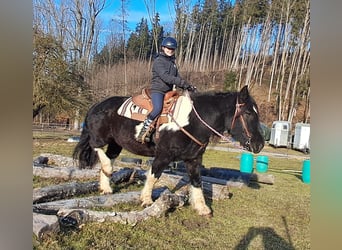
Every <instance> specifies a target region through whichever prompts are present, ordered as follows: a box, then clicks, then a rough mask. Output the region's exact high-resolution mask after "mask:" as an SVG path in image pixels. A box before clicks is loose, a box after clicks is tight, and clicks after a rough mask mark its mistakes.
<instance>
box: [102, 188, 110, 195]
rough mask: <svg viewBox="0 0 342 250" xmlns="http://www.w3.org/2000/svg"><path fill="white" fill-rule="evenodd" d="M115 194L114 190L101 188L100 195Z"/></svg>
mask: <svg viewBox="0 0 342 250" xmlns="http://www.w3.org/2000/svg"><path fill="white" fill-rule="evenodd" d="M112 193H113V190H112V188H103V189H102V188H101V189H100V194H112Z"/></svg>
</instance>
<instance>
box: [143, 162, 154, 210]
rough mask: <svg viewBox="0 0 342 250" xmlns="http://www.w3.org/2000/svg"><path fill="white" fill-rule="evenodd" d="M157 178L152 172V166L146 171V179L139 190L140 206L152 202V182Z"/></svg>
mask: <svg viewBox="0 0 342 250" xmlns="http://www.w3.org/2000/svg"><path fill="white" fill-rule="evenodd" d="M157 180H158V179H157V178H156V177H154V174H152V168H150V169H149V170H148V172H147V173H146V181H145V185H144V188H143V190H142V191H141V195H140V200H141V201H142V204H141V206H149V205H151V204H152V203H153V201H152V189H153V185H154V183H156V181H157Z"/></svg>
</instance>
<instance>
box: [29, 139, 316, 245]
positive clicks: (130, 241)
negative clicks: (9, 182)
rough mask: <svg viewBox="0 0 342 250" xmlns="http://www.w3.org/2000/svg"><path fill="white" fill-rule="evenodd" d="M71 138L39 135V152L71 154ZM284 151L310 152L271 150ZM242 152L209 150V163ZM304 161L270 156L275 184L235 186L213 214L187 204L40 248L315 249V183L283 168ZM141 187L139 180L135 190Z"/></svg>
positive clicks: (88, 228)
mask: <svg viewBox="0 0 342 250" xmlns="http://www.w3.org/2000/svg"><path fill="white" fill-rule="evenodd" d="M66 139H67V136H61V135H58V136H56V135H42V134H41V133H40V134H39V135H34V139H33V157H36V156H39V155H40V154H41V153H53V154H61V155H65V156H71V154H72V150H73V147H74V146H75V143H69V142H66ZM268 149H269V148H268V147H266V148H265V151H266V150H267V151H268ZM282 150H283V151H286V154H287V155H290V154H295V155H302V156H305V155H303V154H302V153H300V152H292V150H288V149H279V150H278V149H270V151H273V152H277V151H279V152H280V151H282ZM262 153H263V152H261V154H262ZM122 156H133V157H138V156H134V155H132V154H130V153H128V152H127V151H123V152H122V155H120V156H119V159H120V158H121V157H122ZM239 156H240V153H239V152H237V153H235V152H223V151H215V150H207V151H206V153H205V155H204V159H203V164H204V165H205V166H206V167H224V168H234V169H239ZM307 157H309V156H307ZM139 158H142V159H144V160H145V159H147V158H146V157H139ZM302 162H303V160H302V159H294V158H290V157H281V158H279V157H272V156H270V157H269V170H268V172H267V173H268V174H273V175H274V176H275V184H274V185H266V184H257V183H254V184H252V185H250V186H249V187H244V188H241V189H238V188H232V189H231V192H232V193H233V197H232V198H231V199H229V200H220V201H213V202H211V201H208V204H209V205H210V206H211V208H212V210H213V211H214V216H213V217H212V218H206V217H200V216H198V215H197V214H196V213H195V212H194V210H192V209H191V207H190V206H185V207H183V208H180V209H177V210H175V211H172V212H170V213H169V214H168V215H167V216H165V217H163V218H151V219H148V220H146V221H144V222H141V223H139V224H137V225H135V226H129V225H121V224H114V223H89V224H86V225H85V226H84V227H82V228H81V229H77V230H63V231H62V232H60V233H58V234H53V235H48V236H47V237H45V239H44V240H42V241H38V240H37V239H36V238H35V237H33V244H34V249H310V185H309V184H304V183H303V182H302V181H301V175H300V173H296V172H284V171H282V170H284V169H285V170H296V171H299V170H301V167H302ZM56 182H60V181H59V180H44V179H42V178H37V177H34V180H33V183H34V187H39V186H41V185H50V184H53V183H56ZM141 188H142V186H141V185H140V186H139V185H133V186H132V187H130V188H129V190H141ZM140 209H142V208H140V206H138V205H135V204H130V205H121V206H117V207H113V211H118V210H120V211H129V210H140Z"/></svg>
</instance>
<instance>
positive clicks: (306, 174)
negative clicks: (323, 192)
mask: <svg viewBox="0 0 342 250" xmlns="http://www.w3.org/2000/svg"><path fill="white" fill-rule="evenodd" d="M302 180H303V182H304V183H310V160H304V161H303V167H302Z"/></svg>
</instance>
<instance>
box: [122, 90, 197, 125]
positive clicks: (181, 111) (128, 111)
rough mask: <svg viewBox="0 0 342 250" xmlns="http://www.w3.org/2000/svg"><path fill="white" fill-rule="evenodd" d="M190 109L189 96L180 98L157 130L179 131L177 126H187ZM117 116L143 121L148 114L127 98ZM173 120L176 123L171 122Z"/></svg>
mask: <svg viewBox="0 0 342 250" xmlns="http://www.w3.org/2000/svg"><path fill="white" fill-rule="evenodd" d="M191 109H192V103H191V99H190V97H189V95H182V96H180V97H179V98H178V99H177V101H176V102H175V104H174V105H173V106H172V108H171V109H170V113H169V114H165V115H163V116H165V118H166V120H165V122H166V123H164V124H162V125H161V126H160V127H159V130H162V129H167V130H179V126H181V127H184V126H186V125H188V124H189V119H188V117H189V114H190V112H191ZM118 114H119V115H121V116H124V117H127V118H129V119H133V120H137V121H144V119H145V118H146V116H147V114H148V110H147V109H143V108H141V107H139V106H137V105H136V104H135V103H133V102H132V97H130V98H128V99H127V100H126V101H125V102H124V103H123V104H122V105H121V106H120V108H119V109H118ZM173 119H174V120H175V121H176V122H177V123H178V125H179V126H178V125H177V124H176V122H174V121H173Z"/></svg>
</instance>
